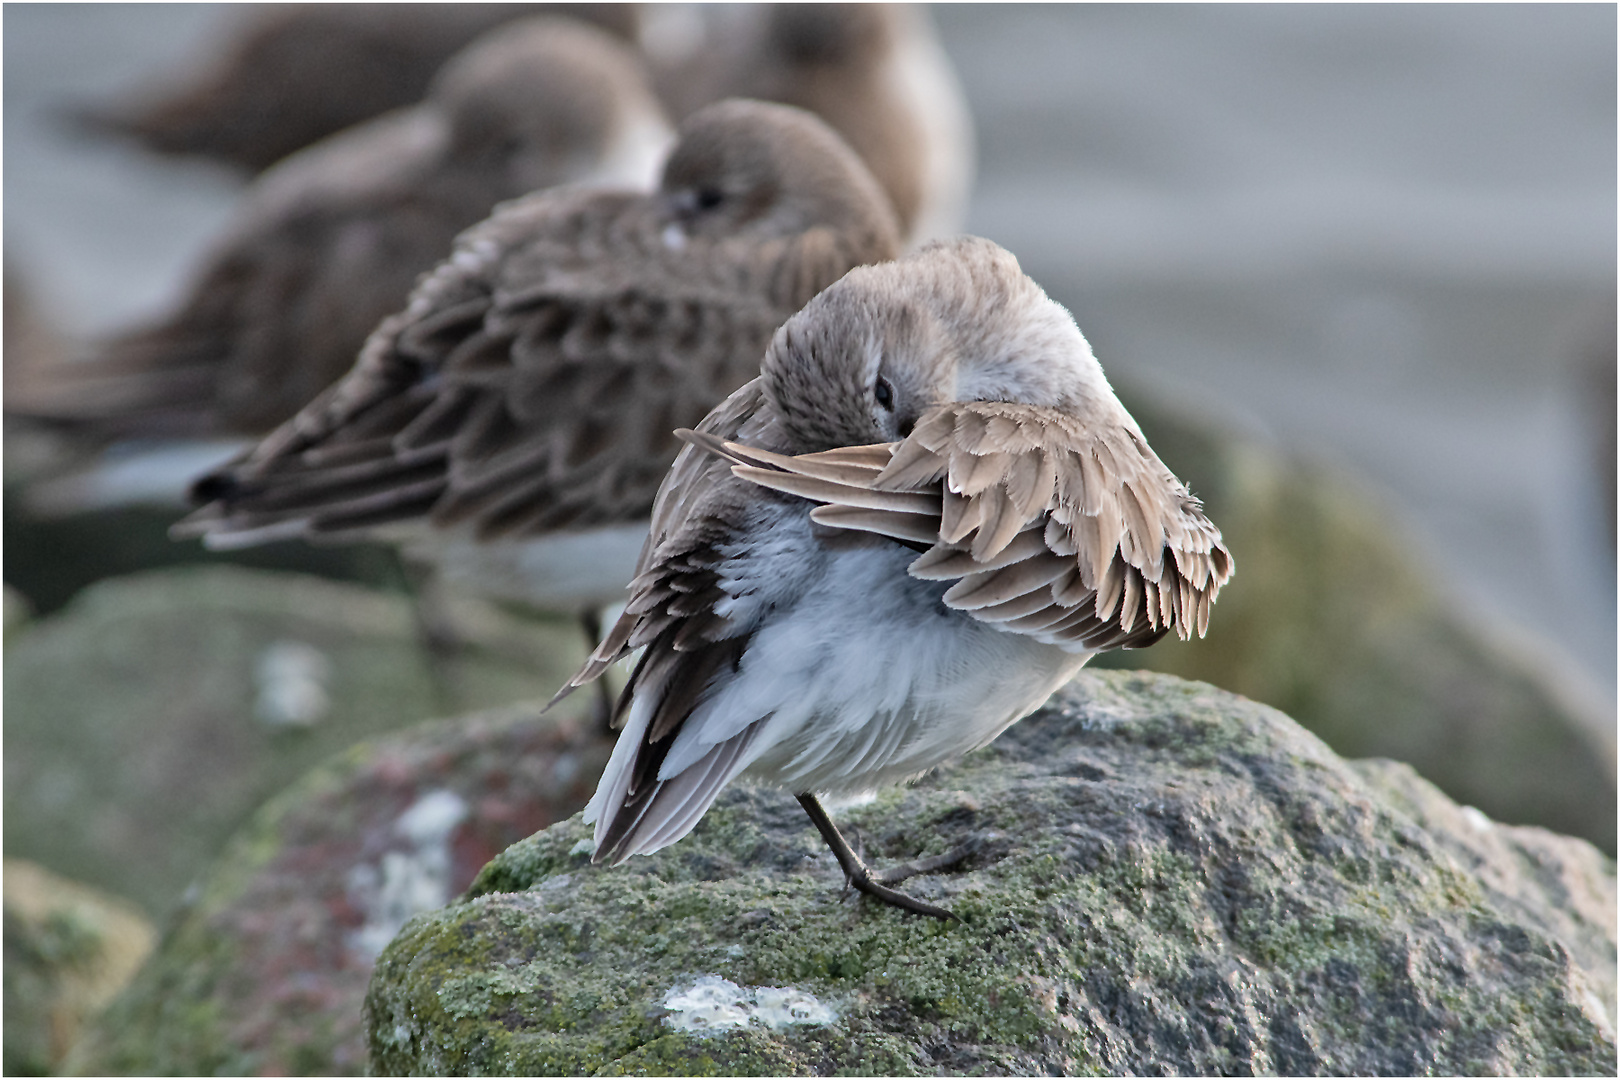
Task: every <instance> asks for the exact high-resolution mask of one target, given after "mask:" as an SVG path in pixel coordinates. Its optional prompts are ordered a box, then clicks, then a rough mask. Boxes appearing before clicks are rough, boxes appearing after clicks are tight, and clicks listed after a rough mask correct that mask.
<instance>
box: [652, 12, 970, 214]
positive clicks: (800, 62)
mask: <svg viewBox="0 0 1620 1080" xmlns="http://www.w3.org/2000/svg"><path fill="white" fill-rule="evenodd" d="M640 40H641V46H642V49H643V51H644V52H645V53H646V54H647V57H648V61H649V64H650V66H651V68H652V70H653V73H654V80H655V82H656V84H657V86H658V90H659V93H660V95H661V96H662V98H663V100H664V103H665V105H666V106H667V107H668V108H669V109H670V111H671V113H672V114H673V115H675V116H676V117H682V116H685V115H687V114H688V113H689V112H691V111H692V110H693V109H696V108H698V107H700V106H702V105H705V104H707V103H709V102H711V101H716V100H719V99H720V98H725V97H750V98H760V99H762V100H765V101H779V102H783V103H785V104H788V105H797V106H799V107H800V108H804V109H809V110H810V111H811V112H813V113H815V114H816V115H818V116H820V117H821V118H822V119H823V120H825V121H827V123H828V124H830V125H832V127H833V130H835V131H837V132H838V133H839V134H840V135H842V136H843V137H844V138H845V139H846V140H847V141H848V142H849V144H850V146H852V147H854V148H855V152H856V153H857V154H860V155H861V157H862V159H863V160H864V161H865V162H866V164H867V166H868V167H869V168H870V169H871V170H872V175H873V176H875V177H877V180H878V183H879V184H882V185H883V189H884V190H885V191H887V192H888V193H889V198H890V199H892V200H893V201H894V206H895V211H896V212H897V213H898V214H899V215H900V230H901V234H902V235H903V236H905V237H906V239H907V242H908V243H909V244H912V245H915V244H917V243H920V242H922V241H925V240H930V239H934V238H938V237H944V236H950V235H955V234H956V233H957V232H960V231H961V228H962V223H963V221H964V220H965V218H966V214H967V200H968V195H969V193H970V191H971V189H972V185H973V173H974V146H973V121H972V117H971V115H970V114H969V112H968V108H967V102H966V98H965V97H964V95H963V93H962V90H961V87H960V85H959V84H958V82H957V79H956V75H955V72H954V71H953V69H952V67H951V62H950V58H949V57H948V56H946V54H945V50H944V49H943V48H942V47H941V45H940V43H939V39H938V35H937V34H936V33H935V30H934V27H933V22H932V19H931V18H930V16H929V14H928V12H927V10H926V9H925V8H924V7H922V6H921V5H907V4H654V5H649V6H648V7H647V9H646V10H645V12H644V14H643V16H642V23H641V35H640Z"/></svg>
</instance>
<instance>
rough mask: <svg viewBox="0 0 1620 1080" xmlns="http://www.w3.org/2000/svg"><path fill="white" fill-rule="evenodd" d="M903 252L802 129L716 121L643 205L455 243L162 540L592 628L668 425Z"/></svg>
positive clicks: (783, 113) (648, 500) (841, 167)
mask: <svg viewBox="0 0 1620 1080" xmlns="http://www.w3.org/2000/svg"><path fill="white" fill-rule="evenodd" d="M898 242H899V241H898V233H897V229H896V225H895V220H894V211H893V210H892V208H891V207H890V206H889V202H888V199H887V198H886V197H885V196H884V194H883V192H882V191H881V190H880V189H879V188H878V186H877V183H876V181H874V180H873V179H872V177H871V174H870V173H868V172H867V170H866V168H865V166H864V165H862V164H861V162H860V160H859V159H858V158H857V157H856V156H855V154H854V153H853V151H851V150H850V149H849V147H848V146H846V145H845V144H844V142H843V141H842V140H841V139H840V138H838V136H837V135H835V134H834V133H833V132H832V131H831V130H830V129H829V128H828V127H827V126H826V125H825V124H823V123H822V122H821V121H820V120H817V119H816V118H815V117H814V116H812V115H810V114H809V113H806V112H803V111H802V110H799V109H794V108H789V107H787V106H781V105H768V104H764V103H761V102H749V101H730V102H721V103H718V104H716V105H712V106H710V107H708V108H706V109H703V110H700V111H699V112H697V113H695V114H694V115H693V116H691V117H690V118H689V119H688V120H687V121H686V122H685V123H684V124H683V125H682V126H681V129H680V132H679V142H678V143H677V145H676V147H675V149H674V151H673V152H672V153H671V155H670V158H669V161H668V163H667V164H666V165H665V168H664V173H663V181H662V184H661V186H660V187H659V189H658V190H657V191H656V192H653V193H650V194H642V193H634V192H623V191H602V190H591V189H585V188H571V189H564V190H557V191H549V192H541V193H537V194H535V195H532V196H529V197H527V198H524V199H520V200H517V201H515V202H513V203H510V204H508V205H506V206H504V207H502V208H501V209H500V210H499V211H497V212H496V213H495V214H494V215H493V216H492V217H491V218H490V219H489V220H487V221H485V222H483V223H482V224H480V225H478V226H477V227H475V228H473V229H470V230H468V231H467V232H466V233H465V234H464V235H463V236H462V237H461V238H460V239H459V240H458V241H457V243H456V248H455V253H454V255H453V256H452V257H451V258H450V259H449V260H448V261H446V262H445V263H443V264H442V265H441V266H440V267H439V268H438V269H437V270H435V271H434V272H433V273H432V274H431V275H429V276H428V277H426V278H425V279H424V280H423V281H422V283H421V284H420V285H419V286H418V287H417V289H416V291H415V292H414V294H413V295H412V297H411V300H410V303H409V305H408V306H407V307H406V308H405V309H404V310H403V311H401V312H399V313H397V314H395V315H393V316H390V317H389V318H388V319H386V320H385V321H384V322H383V323H382V324H381V325H380V326H379V327H378V328H377V331H376V332H375V333H374V334H373V335H372V336H371V338H370V340H369V341H367V343H366V346H365V349H364V350H363V352H362V353H361V355H360V359H359V361H358V362H357V363H356V364H355V367H354V369H353V371H351V372H350V373H349V374H348V375H347V376H345V377H344V379H343V380H342V381H341V382H339V383H338V384H337V385H335V386H334V387H332V388H331V389H330V390H328V391H327V392H325V393H324V394H322V395H321V396H320V397H319V398H317V399H316V400H315V401H314V402H312V403H311V404H309V405H308V406H307V407H306V408H305V409H303V410H302V411H301V412H300V413H299V414H298V415H297V416H295V417H293V418H292V419H291V420H290V421H288V422H287V423H285V424H284V425H282V426H281V427H280V428H279V429H278V430H277V431H275V432H273V433H272V434H271V435H270V436H269V437H267V438H266V439H265V440H264V441H263V442H262V443H261V444H260V445H259V446H258V447H256V448H255V449H253V450H252V451H251V452H249V453H247V454H246V455H244V456H243V457H242V458H240V459H239V460H237V461H236V462H234V463H233V464H231V465H229V466H227V467H226V468H223V469H221V470H218V471H216V472H215V473H213V474H211V475H209V476H206V477H204V478H203V479H201V480H200V481H199V482H198V483H197V484H196V485H195V494H196V496H197V498H198V499H199V501H201V502H203V503H205V505H204V506H203V507H202V508H201V509H200V510H198V511H197V512H196V513H195V514H193V515H192V517H191V518H189V519H187V520H186V521H185V522H183V523H182V524H181V525H180V526H178V527H177V532H178V533H180V534H181V535H202V536H203V537H204V538H205V540H206V542H207V543H208V544H209V545H210V546H213V547H230V546H240V545H245V544H252V543H257V542H261V541H264V540H268V539H276V538H283V537H303V538H306V539H310V540H317V541H319V540H344V539H362V538H375V539H384V540H394V541H397V542H400V543H403V544H404V545H406V547H407V549H408V550H409V551H411V552H414V553H416V554H419V555H422V556H424V557H427V558H429V559H431V560H432V561H434V562H436V563H437V564H439V565H440V566H441V568H443V569H444V571H445V572H446V574H447V576H448V577H449V578H450V579H451V580H460V581H462V582H465V583H467V584H470V585H472V586H473V587H474V588H476V589H478V590H479V591H482V592H485V593H488V594H491V595H494V596H496V597H501V598H505V599H515V600H522V601H527V602H528V603H531V604H533V605H535V606H537V607H540V608H545V609H549V610H553V611H573V612H579V613H582V614H583V613H587V612H591V611H594V610H596V609H597V608H599V607H600V606H603V605H605V604H609V603H612V602H614V601H616V600H618V599H622V597H623V596H624V586H625V583H626V582H627V581H629V579H630V576H631V574H632V572H633V571H634V567H635V561H636V556H637V554H638V553H639V551H640V549H641V544H642V540H643V538H644V537H645V536H646V532H647V521H648V517H649V515H650V513H651V510H652V505H653V499H654V496H655V495H656V493H657V490H658V485H659V482H660V481H661V480H662V478H663V476H664V473H665V472H667V471H668V469H669V465H670V462H671V461H673V460H674V458H675V454H676V452H677V450H678V449H679V448H680V443H679V441H678V440H677V439H676V438H675V436H674V434H673V431H674V429H675V428H678V427H682V426H684V425H690V424H695V423H697V422H699V421H700V420H701V419H702V418H703V416H704V414H706V413H707V412H708V411H709V409H711V408H713V407H714V406H715V405H716V404H718V403H719V402H721V401H723V400H724V399H725V397H726V395H727V394H729V393H730V392H731V391H732V390H735V389H736V388H737V387H738V386H740V385H742V384H743V383H745V382H747V381H748V380H749V379H751V378H753V377H755V376H756V375H758V373H759V363H760V358H761V356H762V355H764V352H765V347H766V345H767V344H768V343H769V342H770V340H771V334H772V333H773V332H774V331H775V330H776V328H777V327H779V326H780V325H781V324H782V323H783V322H784V321H786V319H787V318H788V317H789V316H790V315H792V314H793V313H794V312H795V311H797V310H799V308H801V307H803V306H804V304H805V303H806V302H808V301H809V300H810V298H811V297H813V296H815V295H816V293H818V292H819V291H820V290H821V289H823V288H825V287H826V286H827V285H830V284H832V283H833V282H834V281H836V280H838V278H839V277H841V276H842V275H843V274H844V272H845V271H846V270H848V269H850V268H851V267H854V266H859V265H861V264H863V263H869V262H877V261H881V260H884V259H889V258H893V257H894V255H895V254H896V251H897V248H898ZM595 643H596V639H595V638H593V640H592V644H593V645H594V644H595Z"/></svg>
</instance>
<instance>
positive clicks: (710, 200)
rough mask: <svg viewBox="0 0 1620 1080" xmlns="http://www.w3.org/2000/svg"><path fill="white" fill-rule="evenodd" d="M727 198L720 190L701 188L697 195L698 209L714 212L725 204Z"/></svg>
mask: <svg viewBox="0 0 1620 1080" xmlns="http://www.w3.org/2000/svg"><path fill="white" fill-rule="evenodd" d="M725 198H726V197H725V194H724V193H723V192H722V191H721V190H720V189H719V188H700V189H699V190H698V193H697V208H698V209H699V210H713V209H714V208H715V207H717V206H719V205H720V204H721V203H722V202H724V201H725Z"/></svg>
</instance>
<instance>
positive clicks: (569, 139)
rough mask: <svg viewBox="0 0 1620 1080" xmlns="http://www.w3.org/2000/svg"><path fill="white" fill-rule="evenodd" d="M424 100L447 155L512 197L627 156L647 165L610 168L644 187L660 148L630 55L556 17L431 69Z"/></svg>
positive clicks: (660, 122) (656, 113) (517, 28)
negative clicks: (442, 128)
mask: <svg viewBox="0 0 1620 1080" xmlns="http://www.w3.org/2000/svg"><path fill="white" fill-rule="evenodd" d="M429 100H430V101H431V102H433V103H434V104H435V105H436V106H437V107H438V108H439V109H441V110H442V111H443V112H444V114H445V115H446V117H447V118H448V120H449V127H450V132H451V135H450V139H451V149H450V152H451V155H452V157H453V159H454V160H455V161H456V162H457V163H459V164H461V165H463V166H466V167H468V168H473V169H478V170H483V171H488V172H491V173H494V172H497V171H498V173H499V175H502V176H505V177H507V178H509V181H510V183H511V185H512V186H513V187H514V188H515V189H516V192H521V191H527V190H533V189H536V188H542V187H550V186H553V185H555V184H558V183H564V182H570V181H575V180H580V179H586V178H593V177H595V176H596V175H598V174H600V173H602V172H603V171H604V170H605V169H606V168H608V167H609V166H610V163H613V162H615V161H616V159H617V158H620V157H627V156H629V155H631V154H632V152H635V153H638V154H639V156H641V157H643V158H645V163H644V164H640V165H638V166H635V167H630V166H626V167H625V168H624V169H622V170H618V169H615V170H614V171H615V172H616V173H617V172H620V171H622V172H623V174H624V177H625V178H629V177H634V176H636V174H638V173H639V177H636V178H637V179H639V180H640V181H641V182H645V183H650V182H651V180H652V179H653V177H654V176H656V168H657V161H659V160H661V159H662V157H663V154H664V153H665V152H666V151H667V149H668V142H669V131H668V127H667V124H666V122H665V121H664V118H663V112H662V109H661V108H660V106H659V105H658V101H657V98H656V97H655V96H654V94H653V91H652V89H651V85H650V83H649V81H648V78H647V75H646V72H645V71H644V69H643V67H642V64H641V62H640V61H639V60H638V59H637V58H636V56H635V54H634V53H633V52H632V51H631V50H630V48H629V47H628V46H627V45H625V44H624V43H622V42H620V41H619V40H618V39H616V38H614V37H613V36H612V35H611V34H608V33H605V32H603V31H601V30H598V29H596V28H595V27H592V26H588V25H586V24H584V23H581V22H577V21H575V20H573V19H569V18H565V17H561V16H555V15H541V16H534V17H531V18H527V19H517V20H513V21H512V22H509V23H506V24H503V25H502V26H500V27H497V28H496V29H494V30H492V31H490V32H489V33H487V34H485V35H484V36H483V37H480V38H479V39H478V40H476V41H474V42H473V43H472V44H471V45H468V46H467V47H466V48H465V49H462V50H461V51H460V52H459V53H457V54H456V55H455V56H454V57H452V58H451V60H450V61H449V62H448V63H447V64H446V65H445V66H444V67H443V68H442V69H441V70H440V71H439V74H438V75H437V76H436V77H435V79H434V84H433V87H432V89H431V91H430V92H429ZM641 143H646V144H647V146H646V147H645V149H642V150H640V151H634V148H635V147H636V146H637V145H639V144H641ZM613 178H614V179H619V178H620V177H619V176H617V175H615V176H614V177H613Z"/></svg>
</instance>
